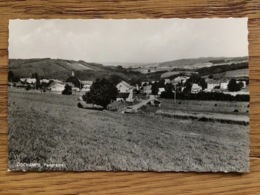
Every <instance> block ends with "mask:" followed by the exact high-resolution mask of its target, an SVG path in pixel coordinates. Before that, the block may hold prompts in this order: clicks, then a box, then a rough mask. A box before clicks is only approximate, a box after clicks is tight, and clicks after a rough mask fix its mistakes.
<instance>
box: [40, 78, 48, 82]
mask: <svg viewBox="0 0 260 195" xmlns="http://www.w3.org/2000/svg"><path fill="white" fill-rule="evenodd" d="M49 82H50V80H49V79H41V80H40V83H49Z"/></svg>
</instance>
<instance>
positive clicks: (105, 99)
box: [83, 78, 118, 108]
mask: <svg viewBox="0 0 260 195" xmlns="http://www.w3.org/2000/svg"><path fill="white" fill-rule="evenodd" d="M117 94H118V91H117V88H116V87H115V86H114V85H113V84H112V83H111V82H110V81H109V80H107V79H105V78H103V79H97V80H96V81H95V82H94V83H93V84H92V86H91V87H90V91H89V92H87V93H86V94H85V95H84V96H83V100H84V101H86V102H87V103H92V104H97V105H101V106H103V107H104V108H106V107H107V105H108V104H110V103H111V101H112V100H116V96H117Z"/></svg>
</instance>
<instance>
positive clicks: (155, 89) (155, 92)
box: [152, 82, 159, 95]
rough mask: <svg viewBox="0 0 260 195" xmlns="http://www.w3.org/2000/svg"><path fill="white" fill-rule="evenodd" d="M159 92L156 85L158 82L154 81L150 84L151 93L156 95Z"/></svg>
mask: <svg viewBox="0 0 260 195" xmlns="http://www.w3.org/2000/svg"><path fill="white" fill-rule="evenodd" d="M158 92H159V85H158V82H154V83H153V84H152V94H153V95H157V94H158Z"/></svg>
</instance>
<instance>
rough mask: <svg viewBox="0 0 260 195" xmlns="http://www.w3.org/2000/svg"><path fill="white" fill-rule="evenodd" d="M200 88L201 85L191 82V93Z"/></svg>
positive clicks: (198, 90)
mask: <svg viewBox="0 0 260 195" xmlns="http://www.w3.org/2000/svg"><path fill="white" fill-rule="evenodd" d="M201 90H202V87H201V86H199V85H198V84H197V83H193V84H192V87H191V93H199V92H200V91H201Z"/></svg>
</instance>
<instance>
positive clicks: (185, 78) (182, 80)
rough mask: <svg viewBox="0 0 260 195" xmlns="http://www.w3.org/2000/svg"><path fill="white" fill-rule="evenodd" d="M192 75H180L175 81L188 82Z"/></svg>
mask: <svg viewBox="0 0 260 195" xmlns="http://www.w3.org/2000/svg"><path fill="white" fill-rule="evenodd" d="M189 78H190V77H187V76H178V77H176V78H175V79H173V82H174V83H186V81H187V80H188V79H189Z"/></svg>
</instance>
